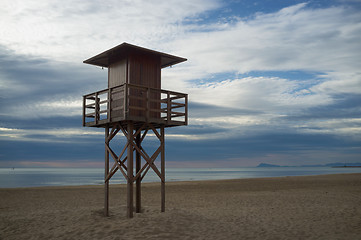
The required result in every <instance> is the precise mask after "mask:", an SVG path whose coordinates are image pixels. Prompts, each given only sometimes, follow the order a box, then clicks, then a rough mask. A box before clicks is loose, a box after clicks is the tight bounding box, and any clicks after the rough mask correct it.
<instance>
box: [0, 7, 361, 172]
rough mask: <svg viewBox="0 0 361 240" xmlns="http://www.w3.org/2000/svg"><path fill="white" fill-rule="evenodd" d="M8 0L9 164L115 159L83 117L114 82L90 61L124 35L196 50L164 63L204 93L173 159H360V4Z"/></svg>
mask: <svg viewBox="0 0 361 240" xmlns="http://www.w3.org/2000/svg"><path fill="white" fill-rule="evenodd" d="M3 6H4V8H2V9H0V16H1V19H2V21H0V28H1V29H3V31H1V32H0V39H1V40H0V86H1V88H0V100H1V105H0V118H1V121H0V141H1V147H2V149H1V154H0V159H1V161H2V162H5V161H11V159H14V160H18V161H24V162H26V159H24V158H25V157H24V156H26V157H27V158H28V159H29V161H30V160H31V161H32V162H33V163H35V162H38V164H40V163H39V162H42V163H43V164H48V162H49V159H54V160H56V161H61V162H62V163H61V164H69V161H72V160H73V159H74V160H76V159H81V160H82V161H84V162H86V164H91V162H93V161H96V159H99V158H103V153H104V149H103V141H104V139H103V134H104V133H103V130H96V129H85V128H84V129H83V128H82V127H81V104H82V103H81V96H82V95H84V94H86V93H89V92H94V91H97V90H101V89H104V88H106V86H107V71H106V70H105V71H104V70H102V69H100V68H98V67H94V66H89V65H85V64H82V61H83V60H84V59H87V58H89V57H91V56H93V55H95V54H97V53H99V52H101V51H103V50H106V49H108V48H110V47H113V46H115V45H117V44H119V43H121V42H123V41H128V42H130V43H133V44H139V45H141V46H144V47H148V48H152V49H155V50H158V51H164V52H168V53H171V54H175V55H180V56H182V57H186V58H188V62H185V63H182V64H179V65H176V66H174V67H172V68H166V69H163V70H162V88H164V89H169V90H174V91H179V92H186V93H189V103H190V106H189V124H190V125H189V126H187V127H179V128H170V129H167V152H168V153H169V154H168V155H167V156H168V157H167V158H168V159H169V161H170V162H171V163H174V164H175V163H176V161H179V162H188V163H189V164H190V165H192V164H193V165H194V166H195V165H196V164H199V165H198V166H204V164H205V162H207V161H208V160H209V163H210V162H212V164H213V165H214V166H216V165H217V164H218V165H222V163H227V164H228V166H245V165H248V166H249V165H256V164H257V163H259V162H260V161H265V160H267V159H268V160H270V161H274V162H278V163H280V164H284V165H292V162H305V161H308V162H309V163H312V162H317V163H319V162H325V163H327V162H329V161H331V159H336V156H337V158H343V159H348V161H351V162H352V161H356V160H357V159H359V154H360V149H359V147H358V146H359V144H360V138H359V136H360V131H361V130H360V129H361V128H360V126H361V122H360V119H361V116H360V115H359V114H358V113H359V112H360V106H359V105H358V104H357V103H358V102H359V100H360V95H361V88H360V87H359V86H361V82H360V81H361V80H360V79H361V72H360V70H359V69H361V66H360V63H361V53H360V51H359V48H360V43H359V39H360V34H361V25H360V22H361V17H360V15H359V11H358V10H357V9H356V10H355V9H353V8H349V7H345V6H343V5H337V4H335V6H331V7H318V8H315V7H314V6H313V5H312V3H301V4H297V5H293V6H289V7H286V8H283V9H279V10H277V11H272V12H271V11H269V12H267V13H262V12H258V13H253V14H250V15H248V16H246V17H245V16H241V15H237V11H236V10H233V11H230V14H227V15H225V14H224V12H222V11H224V10H225V9H224V8H223V7H224V6H227V4H226V3H221V2H218V1H182V2H176V1H165V2H164V1H159V2H151V3H148V2H145V1H124V2H119V1H91V2H85V1H71V3H70V2H68V1H61V2H60V1H59V2H57V1H52V2H49V1H36V2H25V3H22V4H20V2H18V1H11V2H10V1H9V2H8V1H5V2H4V3H3ZM221 12H222V13H221ZM217 14H219V15H222V16H223V17H222V19H218V18H217V19H214V18H213V16H216V15H217ZM209 16H212V17H209ZM150 139H151V140H152V137H150ZM150 142H152V141H150ZM18 149H21V150H20V151H18ZM13 153H15V154H13ZM84 156H86V157H84ZM86 158H88V159H86ZM69 159H70V160H69ZM84 159H85V160H84ZM89 159H90V160H89ZM305 159H307V160H305ZM222 160H223V161H225V162H222ZM290 163H291V164H290ZM50 165H51V163H50ZM50 165H49V166H50ZM296 165H297V164H296Z"/></svg>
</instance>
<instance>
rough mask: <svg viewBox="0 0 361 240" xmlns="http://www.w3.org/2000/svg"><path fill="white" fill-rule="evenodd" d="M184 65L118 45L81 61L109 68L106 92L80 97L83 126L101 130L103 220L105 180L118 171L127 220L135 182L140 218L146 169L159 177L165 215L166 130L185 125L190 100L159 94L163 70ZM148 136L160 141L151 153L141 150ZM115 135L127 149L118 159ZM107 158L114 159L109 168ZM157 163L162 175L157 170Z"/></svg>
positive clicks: (163, 55)
mask: <svg viewBox="0 0 361 240" xmlns="http://www.w3.org/2000/svg"><path fill="white" fill-rule="evenodd" d="M186 60H187V59H185V58H181V57H176V56H172V55H169V54H166V53H161V52H157V51H153V50H150V49H146V48H142V47H138V46H134V45H131V44H128V43H122V44H120V45H118V46H116V47H114V48H112V49H109V50H107V51H105V52H103V53H100V54H98V55H96V56H94V57H92V58H89V59H88V60H85V61H84V63H88V64H92V65H96V66H100V67H106V68H108V88H107V89H104V90H101V91H98V92H94V93H90V94H87V95H84V96H83V126H86V127H97V128H105V180H104V182H105V184H104V185H105V202H104V214H105V215H106V216H108V215H109V180H110V179H111V177H112V176H113V175H114V174H115V173H116V172H117V171H118V170H119V171H120V172H121V173H122V175H123V176H124V177H125V179H126V181H127V216H128V217H129V218H131V217H133V183H134V182H135V183H136V194H135V195H136V212H138V213H139V212H140V211H141V182H142V179H143V178H144V176H145V175H146V173H147V172H148V171H149V169H152V170H153V171H154V172H155V173H156V174H157V175H158V176H159V178H160V181H161V211H162V212H164V211H165V152H164V129H165V128H167V127H175V126H182V125H187V123H188V95H187V94H184V93H178V92H173V91H168V90H163V89H161V69H162V68H165V67H168V66H172V65H174V64H177V63H181V62H184V61H186ZM149 131H150V132H153V133H154V135H155V136H156V137H157V139H158V140H159V147H158V148H157V149H156V150H155V151H154V152H153V153H152V154H148V153H147V152H146V151H145V150H144V148H143V147H142V142H143V140H144V138H145V136H146V135H147V133H148V132H149ZM119 132H121V133H123V135H124V136H125V138H126V141H125V142H126V144H125V146H124V147H123V148H122V151H121V152H120V153H119V154H116V152H115V151H113V149H111V147H110V142H111V141H112V139H114V137H115V136H116V135H117V134H118V133H119ZM120 149H121V148H120ZM109 155H110V156H111V158H112V159H113V160H114V163H113V166H112V167H111V169H110V165H109ZM134 156H135V158H134ZM159 158H160V170H159V169H158V167H157V166H156V160H157V159H159ZM133 159H135V172H134V170H133V167H134V164H133ZM142 159H143V161H142Z"/></svg>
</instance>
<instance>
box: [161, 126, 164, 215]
mask: <svg viewBox="0 0 361 240" xmlns="http://www.w3.org/2000/svg"><path fill="white" fill-rule="evenodd" d="M160 135H161V140H160V144H161V146H162V153H161V159H160V166H161V167H160V172H161V175H162V177H161V212H165V151H164V150H165V146H164V126H162V127H161V128H160Z"/></svg>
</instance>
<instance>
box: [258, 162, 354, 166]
mask: <svg viewBox="0 0 361 240" xmlns="http://www.w3.org/2000/svg"><path fill="white" fill-rule="evenodd" d="M344 166H347V167H352V166H361V163H340V162H338V163H327V164H323V165H321V164H316V165H299V166H281V165H277V164H269V163H260V164H259V165H258V166H257V167H344Z"/></svg>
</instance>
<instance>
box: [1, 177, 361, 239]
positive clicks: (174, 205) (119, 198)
mask: <svg viewBox="0 0 361 240" xmlns="http://www.w3.org/2000/svg"><path fill="white" fill-rule="evenodd" d="M142 190H143V191H142V204H143V206H142V209H143V213H136V214H135V215H134V218H133V219H127V218H126V201H125V199H126V196H125V194H126V188H125V186H124V185H121V186H119V185H111V190H110V197H111V199H110V214H111V216H110V217H104V216H103V215H102V214H103V201H104V199H103V196H104V195H103V187H102V186H81V187H41V188H19V189H0V239H361V174H339V175H323V176H304V177H280V178H262V179H240V180H223V181H200V182H172V183H167V185H166V212H165V213H161V212H160V184H159V183H148V184H143V186H142Z"/></svg>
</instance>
